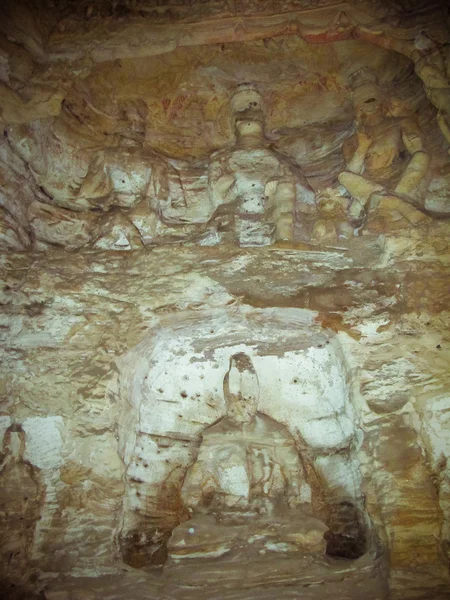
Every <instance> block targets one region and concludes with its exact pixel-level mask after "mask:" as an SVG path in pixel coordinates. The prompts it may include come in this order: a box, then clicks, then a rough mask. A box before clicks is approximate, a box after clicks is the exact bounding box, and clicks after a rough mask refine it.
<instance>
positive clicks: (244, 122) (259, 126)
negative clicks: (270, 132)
mask: <svg viewBox="0 0 450 600" xmlns="http://www.w3.org/2000/svg"><path fill="white" fill-rule="evenodd" d="M231 118H232V124H233V128H234V131H235V134H236V136H237V138H238V140H242V139H252V138H253V139H261V138H262V137H263V136H264V113H263V106H262V98H261V95H260V93H259V92H258V90H257V89H256V87H255V86H254V85H252V84H250V83H242V84H240V85H238V87H237V88H236V91H235V93H234V94H233V97H232V98H231Z"/></svg>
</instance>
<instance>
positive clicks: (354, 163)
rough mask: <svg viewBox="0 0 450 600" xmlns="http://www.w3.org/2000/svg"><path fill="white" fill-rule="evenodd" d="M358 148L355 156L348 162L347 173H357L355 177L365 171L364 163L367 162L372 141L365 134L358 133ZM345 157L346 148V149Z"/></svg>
mask: <svg viewBox="0 0 450 600" xmlns="http://www.w3.org/2000/svg"><path fill="white" fill-rule="evenodd" d="M356 137H357V141H358V146H357V148H356V150H355V151H354V153H353V156H352V157H351V158H350V159H349V160H347V161H346V162H347V171H350V172H351V173H355V175H361V173H362V172H363V171H364V162H365V160H366V156H367V152H368V150H369V148H370V146H371V144H372V140H371V139H370V138H369V137H368V136H367V135H366V134H365V133H363V132H361V131H359V132H358V133H357V136H356ZM344 155H345V148H344Z"/></svg>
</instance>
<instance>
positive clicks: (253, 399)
mask: <svg viewBox="0 0 450 600" xmlns="http://www.w3.org/2000/svg"><path fill="white" fill-rule="evenodd" d="M224 395H225V401H226V405H227V415H228V417H229V418H230V419H231V420H232V421H234V422H235V423H240V424H244V423H251V421H253V419H254V418H255V414H256V411H257V407H258V396H259V384H258V378H257V376H256V373H255V370H254V368H253V365H252V364H251V362H250V359H249V358H248V357H247V356H246V355H244V354H238V355H235V357H232V358H231V360H230V369H229V371H228V373H227V375H226V376H225V380H224Z"/></svg>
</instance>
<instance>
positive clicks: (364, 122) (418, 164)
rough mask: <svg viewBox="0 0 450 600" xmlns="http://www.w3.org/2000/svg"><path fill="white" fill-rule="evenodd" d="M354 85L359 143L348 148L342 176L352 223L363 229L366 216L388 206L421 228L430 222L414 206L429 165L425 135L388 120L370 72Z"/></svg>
mask: <svg viewBox="0 0 450 600" xmlns="http://www.w3.org/2000/svg"><path fill="white" fill-rule="evenodd" d="M351 85H352V89H353V103H354V107H355V111H356V139H355V138H351V139H350V140H349V142H348V143H344V148H343V150H344V157H345V159H346V162H347V169H346V170H345V171H343V172H342V173H341V174H340V175H339V182H340V183H341V184H342V185H343V186H344V187H345V189H346V190H347V191H348V193H349V194H350V195H351V198H352V202H351V204H350V206H349V215H350V218H351V219H352V220H353V221H354V222H356V223H357V224H361V223H362V222H363V220H364V217H365V214H366V212H370V211H373V210H375V209H376V208H377V207H378V205H379V204H380V202H383V203H384V204H389V206H390V207H392V208H393V209H394V210H396V211H397V212H399V213H400V214H401V216H402V217H404V218H405V219H406V220H407V221H409V222H410V223H412V224H416V223H417V222H419V221H420V220H423V219H425V218H426V217H425V215H423V214H422V213H421V212H420V211H418V210H416V209H415V208H413V206H418V205H419V202H418V200H417V198H416V195H415V194H416V191H417V189H418V187H419V184H420V183H421V181H422V179H423V178H424V176H425V174H426V171H427V168H428V163H429V157H428V154H427V152H426V150H425V148H424V146H423V142H422V135H421V131H420V129H419V127H418V125H417V124H416V123H415V122H413V121H412V120H406V119H399V118H395V117H391V116H388V114H387V108H386V103H385V99H384V97H383V93H382V90H381V89H380V87H379V86H378V83H377V81H376V78H375V76H374V74H373V73H371V72H370V71H369V70H367V69H361V70H360V71H358V72H356V73H355V74H354V75H353V77H352V78H351ZM408 154H409V157H408V158H407V156H408Z"/></svg>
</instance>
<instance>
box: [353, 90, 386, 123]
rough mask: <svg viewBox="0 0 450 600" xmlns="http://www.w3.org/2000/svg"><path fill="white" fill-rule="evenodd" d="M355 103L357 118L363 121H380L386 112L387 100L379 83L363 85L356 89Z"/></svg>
mask: <svg viewBox="0 0 450 600" xmlns="http://www.w3.org/2000/svg"><path fill="white" fill-rule="evenodd" d="M353 104H354V107H355V112H356V116H357V119H358V120H359V121H360V122H362V123H368V124H371V123H373V122H378V121H380V120H382V119H383V118H384V116H385V114H386V106H385V101H384V98H383V95H382V92H381V90H380V88H379V87H378V86H377V85H373V84H371V85H367V86H362V87H361V88H359V89H358V90H355V92H354V94H353Z"/></svg>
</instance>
